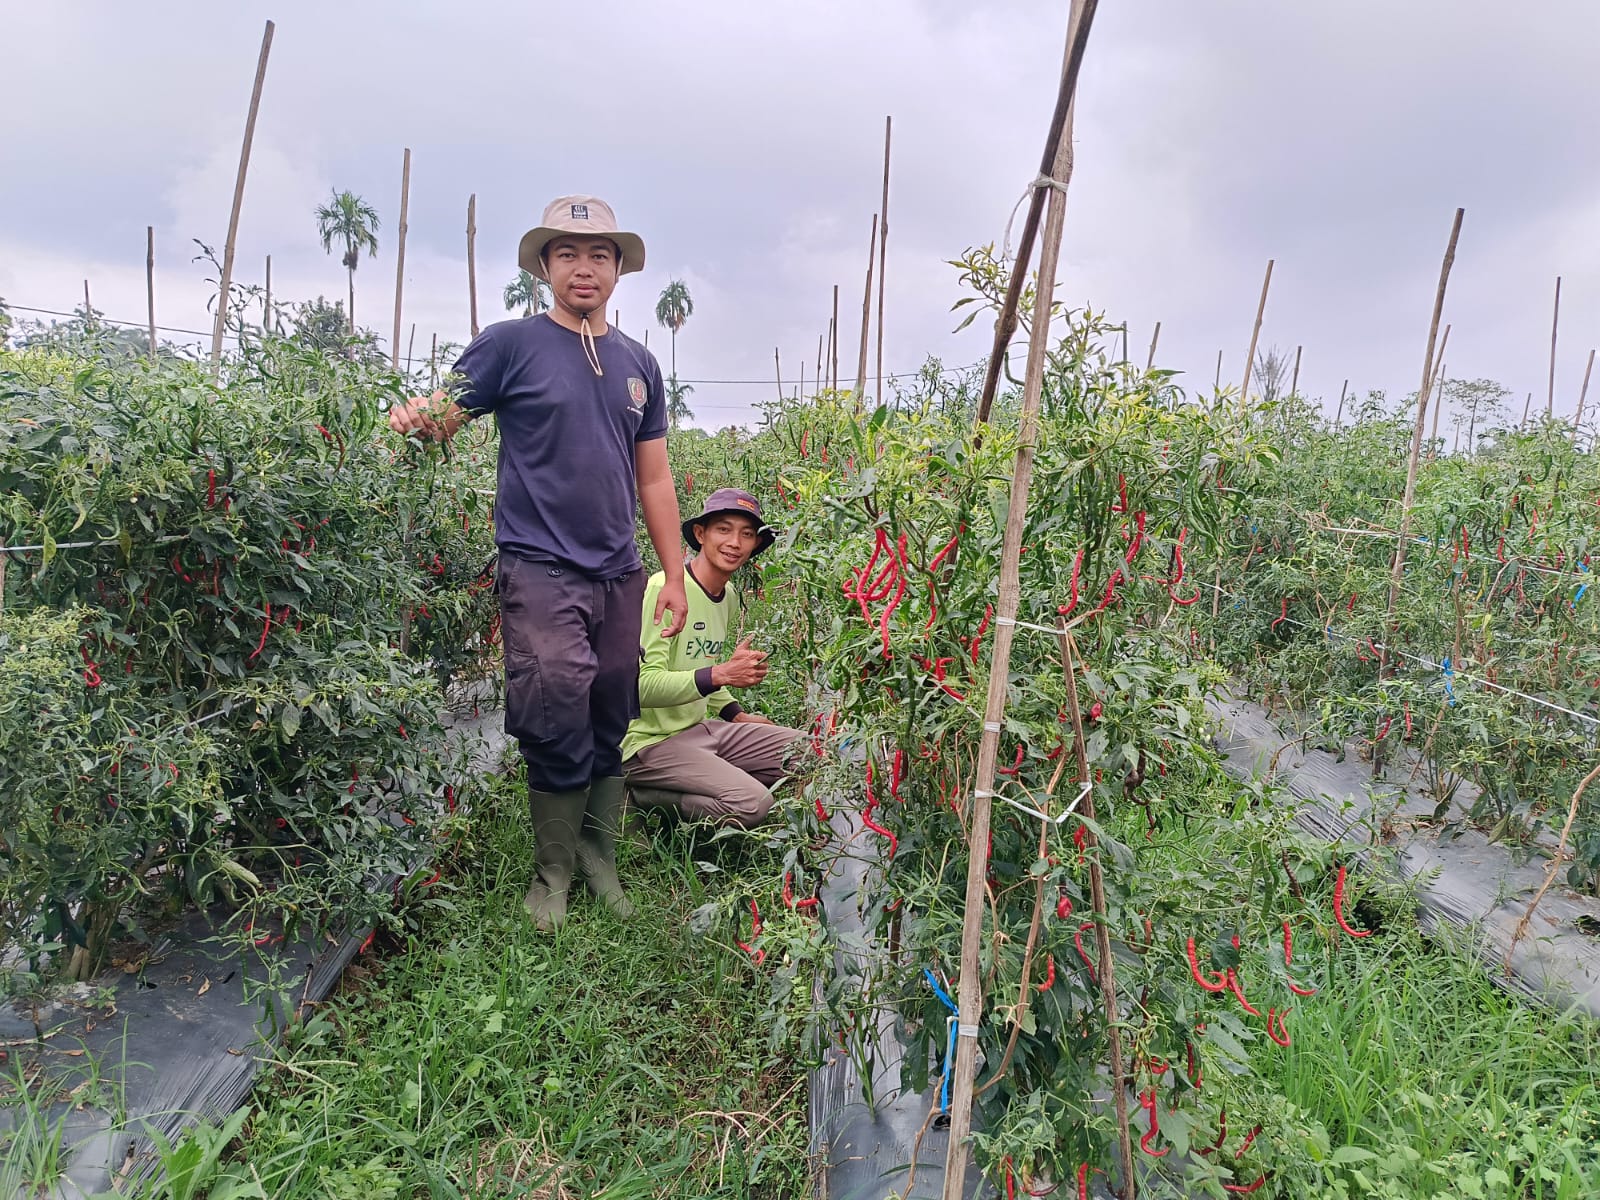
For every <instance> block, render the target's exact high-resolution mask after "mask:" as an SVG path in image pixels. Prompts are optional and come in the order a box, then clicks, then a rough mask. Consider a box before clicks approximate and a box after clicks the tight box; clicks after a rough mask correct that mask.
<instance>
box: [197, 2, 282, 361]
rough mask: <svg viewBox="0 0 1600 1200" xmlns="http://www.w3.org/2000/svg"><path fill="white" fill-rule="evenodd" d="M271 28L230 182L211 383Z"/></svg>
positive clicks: (224, 317) (219, 357) (258, 61)
mask: <svg viewBox="0 0 1600 1200" xmlns="http://www.w3.org/2000/svg"><path fill="white" fill-rule="evenodd" d="M272 30H273V24H272V22H271V21H268V22H267V27H266V30H265V31H264V32H263V33H262V35H261V56H260V57H259V58H257V59H256V79H255V83H254V84H253V85H252V86H251V88H250V111H249V114H248V115H247V116H246V117H245V120H244V144H243V145H242V146H241V147H240V148H239V174H238V177H237V178H236V179H234V181H233V212H232V213H231V214H230V215H229V217H228V240H227V241H226V242H224V243H223V244H222V278H221V280H220V281H219V286H218V288H217V315H216V320H215V321H213V322H212V325H211V379H212V382H215V381H216V380H218V379H220V378H221V377H222V334H223V331H224V330H225V329H226V328H227V325H228V289H229V288H231V287H232V286H233V247H234V242H235V239H237V238H238V236H239V210H240V208H241V207H243V205H244V177H245V174H246V172H248V171H249V169H250V143H251V142H253V141H254V140H255V136H256V114H257V113H258V112H260V111H261V86H262V84H264V83H265V82H266V79H267V55H268V54H270V53H271V52H272Z"/></svg>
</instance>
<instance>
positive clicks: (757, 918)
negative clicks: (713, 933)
mask: <svg viewBox="0 0 1600 1200" xmlns="http://www.w3.org/2000/svg"><path fill="white" fill-rule="evenodd" d="M760 936H761V910H760V909H759V908H757V907H756V902H755V901H754V900H753V899H752V900H751V901H750V942H743V941H740V940H739V939H738V938H737V937H736V938H734V939H733V940H734V942H735V943H737V944H738V947H739V949H741V950H743V951H744V952H745V953H746V954H748V955H749V956H750V957H751V958H753V959H755V963H756V966H758V967H759V966H760V965H761V964H762V963H763V962H765V961H766V958H767V952H766V951H765V950H757V949H755V948H754V947H753V946H752V945H751V944H750V943H751V942H754V941H755V940H756V939H757V938H759V937H760Z"/></svg>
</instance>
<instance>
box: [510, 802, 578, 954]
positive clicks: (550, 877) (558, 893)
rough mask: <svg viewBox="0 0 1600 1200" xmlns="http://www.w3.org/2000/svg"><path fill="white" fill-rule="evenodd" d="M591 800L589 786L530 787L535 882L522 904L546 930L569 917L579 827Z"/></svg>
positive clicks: (543, 930)
mask: <svg viewBox="0 0 1600 1200" xmlns="http://www.w3.org/2000/svg"><path fill="white" fill-rule="evenodd" d="M588 803H589V789H588V788H578V789H576V790H574V791H570V792H536V791H534V790H533V789H532V788H529V789H528V812H529V815H531V816H532V817H533V838H534V849H533V886H532V887H531V888H529V889H528V895H527V898H526V899H525V900H523V902H522V905H523V907H524V908H526V909H527V910H528V915H529V916H530V917H532V918H533V923H534V925H535V926H536V927H537V928H538V929H539V930H540V931H541V932H543V933H551V932H553V931H554V930H557V929H559V928H561V923H562V922H563V921H565V920H566V919H567V892H568V891H569V890H570V889H571V887H572V867H573V863H574V861H575V859H576V856H577V850H578V837H579V830H580V829H581V828H582V827H583V810H584V808H585V807H586V806H587V805H588Z"/></svg>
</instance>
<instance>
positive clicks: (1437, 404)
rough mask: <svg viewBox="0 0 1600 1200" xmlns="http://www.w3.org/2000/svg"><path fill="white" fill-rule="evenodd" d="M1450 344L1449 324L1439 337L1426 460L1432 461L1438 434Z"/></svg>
mask: <svg viewBox="0 0 1600 1200" xmlns="http://www.w3.org/2000/svg"><path fill="white" fill-rule="evenodd" d="M1449 345H1450V326H1448V325H1446V326H1445V327H1444V336H1443V337H1442V338H1440V339H1439V397H1438V399H1437V400H1435V401H1434V405H1433V428H1432V429H1431V430H1429V432H1428V461H1430V462H1432V461H1433V443H1434V441H1435V440H1436V439H1437V438H1438V436H1439V413H1440V412H1441V411H1443V409H1444V352H1445V349H1446V347H1448V346H1449Z"/></svg>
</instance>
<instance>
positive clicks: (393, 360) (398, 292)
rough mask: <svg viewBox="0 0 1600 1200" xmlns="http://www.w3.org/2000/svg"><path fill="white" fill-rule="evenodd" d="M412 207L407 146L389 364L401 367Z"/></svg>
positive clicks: (401, 181)
mask: <svg viewBox="0 0 1600 1200" xmlns="http://www.w3.org/2000/svg"><path fill="white" fill-rule="evenodd" d="M410 207H411V147H410V146H407V147H406V154H405V159H404V161H403V164H402V165H401V167H400V232H399V248H398V249H397V250H396V251H395V256H394V337H393V338H392V339H390V341H389V365H390V367H392V368H393V369H394V370H396V371H398V370H399V369H400V302H401V299H402V297H403V296H404V294H405V286H406V214H407V213H408V212H409V211H410Z"/></svg>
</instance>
